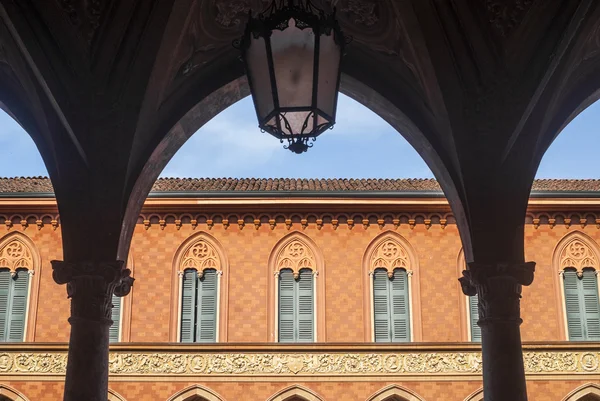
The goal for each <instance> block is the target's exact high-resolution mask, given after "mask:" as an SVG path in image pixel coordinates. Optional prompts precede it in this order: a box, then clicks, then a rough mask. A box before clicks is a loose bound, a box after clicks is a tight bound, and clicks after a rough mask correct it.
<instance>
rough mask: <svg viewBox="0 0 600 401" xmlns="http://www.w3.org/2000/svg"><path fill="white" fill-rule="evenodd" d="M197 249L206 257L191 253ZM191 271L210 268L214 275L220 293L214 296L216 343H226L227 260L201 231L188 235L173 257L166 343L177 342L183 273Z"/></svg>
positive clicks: (213, 238) (217, 246)
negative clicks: (215, 305) (190, 269)
mask: <svg viewBox="0 0 600 401" xmlns="http://www.w3.org/2000/svg"><path fill="white" fill-rule="evenodd" d="M197 247H201V248H202V249H203V250H204V251H205V253H202V254H198V253H197V252H196V253H195V252H194V250H195V249H196V248H197ZM204 251H203V252H204ZM192 267H193V268H196V269H198V270H199V271H204V270H206V269H209V268H210V269H215V270H216V271H217V277H218V291H219V292H218V296H217V342H225V341H227V313H228V288H229V260H228V259H227V254H226V253H225V251H224V248H223V246H222V245H221V243H220V242H219V241H218V240H217V239H216V238H215V237H213V236H212V235H210V234H208V233H207V232H204V231H200V232H197V233H194V234H192V235H190V236H189V237H188V238H187V239H186V240H185V241H183V243H182V244H181V245H180V246H179V248H177V251H176V252H175V255H174V256H173V264H172V273H171V294H172V295H173V297H172V299H173V301H172V302H171V312H170V313H171V319H170V327H169V341H171V342H178V341H179V335H180V333H179V331H180V325H181V295H182V279H183V271H184V270H185V269H187V268H192Z"/></svg>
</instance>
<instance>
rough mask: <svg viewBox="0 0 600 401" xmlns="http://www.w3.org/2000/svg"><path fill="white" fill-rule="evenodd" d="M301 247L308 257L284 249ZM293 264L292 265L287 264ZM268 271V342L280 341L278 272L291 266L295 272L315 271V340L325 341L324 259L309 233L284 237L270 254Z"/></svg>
mask: <svg viewBox="0 0 600 401" xmlns="http://www.w3.org/2000/svg"><path fill="white" fill-rule="evenodd" d="M293 245H296V246H299V247H304V249H306V250H307V251H308V252H307V255H306V257H299V258H294V257H291V258H290V257H289V255H286V254H285V252H286V250H287V249H289V247H290V246H293ZM284 260H290V262H291V263H285V264H284V263H282V262H283V261H284ZM288 265H291V266H288ZM267 266H268V269H267V273H268V274H269V277H268V279H267V281H268V283H269V285H268V295H267V304H268V309H267V318H268V320H269V324H268V329H269V341H272V342H277V341H278V327H277V316H278V312H279V304H278V296H277V295H278V294H277V289H278V280H279V271H280V270H282V269H284V268H285V269H287V268H290V267H291V268H292V271H293V273H294V275H296V274H298V273H299V272H300V269H305V268H308V269H311V270H312V271H313V275H314V277H315V279H314V283H315V284H314V285H315V291H314V292H315V294H314V305H315V306H314V308H315V311H314V315H315V316H314V322H315V342H318V341H320V342H322V341H325V340H326V326H325V325H326V320H325V261H324V259H323V254H322V253H321V250H320V248H319V247H318V246H317V244H316V243H315V242H314V241H313V240H312V239H311V238H310V237H309V236H307V235H306V234H304V233H301V232H299V231H294V232H291V233H289V234H287V235H285V236H284V237H283V238H281V239H280V240H279V241H277V243H276V244H275V246H274V247H273V249H272V250H271V252H270V254H269V260H268V265H267Z"/></svg>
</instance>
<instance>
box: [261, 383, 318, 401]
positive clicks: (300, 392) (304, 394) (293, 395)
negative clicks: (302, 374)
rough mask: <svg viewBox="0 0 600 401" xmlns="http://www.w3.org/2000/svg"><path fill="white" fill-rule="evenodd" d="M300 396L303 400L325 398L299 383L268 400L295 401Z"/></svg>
mask: <svg viewBox="0 0 600 401" xmlns="http://www.w3.org/2000/svg"><path fill="white" fill-rule="evenodd" d="M298 398H299V399H301V400H302V401H323V398H322V397H320V396H319V395H318V394H317V393H315V392H314V391H312V390H310V389H308V388H306V387H303V386H298V385H294V386H291V387H286V388H284V389H283V390H280V391H278V392H277V393H275V394H274V395H273V396H271V398H269V399H268V400H267V401H292V400H294V401H295V400H296V399H298Z"/></svg>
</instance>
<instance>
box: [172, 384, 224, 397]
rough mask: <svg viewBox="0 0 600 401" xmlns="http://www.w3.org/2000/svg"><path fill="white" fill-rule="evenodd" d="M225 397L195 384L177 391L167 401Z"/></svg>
mask: <svg viewBox="0 0 600 401" xmlns="http://www.w3.org/2000/svg"><path fill="white" fill-rule="evenodd" d="M222 400H223V399H222V398H221V397H220V396H219V395H218V394H217V393H215V392H214V391H212V390H210V389H207V388H205V387H202V386H200V385H197V384H196V385H193V386H190V387H187V388H184V389H183V390H181V391H179V392H177V393H176V394H174V395H173V396H171V397H170V398H169V399H168V400H167V401H222Z"/></svg>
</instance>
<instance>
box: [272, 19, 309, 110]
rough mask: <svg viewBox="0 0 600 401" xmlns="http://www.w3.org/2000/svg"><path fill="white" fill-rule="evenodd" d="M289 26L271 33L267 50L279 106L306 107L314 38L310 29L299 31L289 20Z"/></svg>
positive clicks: (293, 21)
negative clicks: (271, 64)
mask: <svg viewBox="0 0 600 401" xmlns="http://www.w3.org/2000/svg"><path fill="white" fill-rule="evenodd" d="M288 23H289V27H287V28H286V29H284V30H283V31H280V30H278V29H275V30H273V33H272V35H271V50H272V52H273V68H274V69H275V81H276V83H277V95H278V98H279V107H281V108H287V107H310V106H311V105H312V94H313V70H314V57H315V53H314V49H315V35H314V33H313V31H312V29H310V28H306V29H299V28H298V27H296V21H295V20H294V19H293V18H292V19H290V21H289V22H288Z"/></svg>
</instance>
